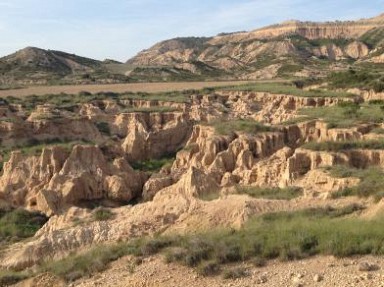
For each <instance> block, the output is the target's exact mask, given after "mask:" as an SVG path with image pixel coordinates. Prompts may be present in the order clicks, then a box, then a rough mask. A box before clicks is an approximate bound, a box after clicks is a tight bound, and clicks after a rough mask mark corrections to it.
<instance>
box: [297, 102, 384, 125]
mask: <svg viewBox="0 0 384 287" xmlns="http://www.w3.org/2000/svg"><path fill="white" fill-rule="evenodd" d="M300 114H301V115H302V116H303V117H306V118H308V119H321V120H323V121H325V122H326V123H327V124H328V128H350V127H353V126H356V125H359V124H366V123H377V124H379V123H382V122H383V121H384V104H382V103H380V102H371V103H369V104H361V105H360V104H358V103H354V102H342V103H340V104H338V105H336V106H331V107H318V108H308V109H302V110H301V111H300Z"/></svg>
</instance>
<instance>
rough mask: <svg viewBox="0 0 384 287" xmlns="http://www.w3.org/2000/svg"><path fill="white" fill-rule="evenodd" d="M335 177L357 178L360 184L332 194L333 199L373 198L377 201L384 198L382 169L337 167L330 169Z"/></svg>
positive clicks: (383, 174)
mask: <svg viewBox="0 0 384 287" xmlns="http://www.w3.org/2000/svg"><path fill="white" fill-rule="evenodd" d="M328 170H329V172H330V174H331V175H333V176H334V177H340V178H344V177H356V178H359V179H360V183H359V184H358V185H357V186H354V187H348V188H345V189H343V190H341V191H338V192H335V193H333V194H332V198H338V197H344V196H352V195H354V196H359V197H373V198H374V199H375V200H376V201H379V200H380V199H382V198H384V170H382V169H380V168H375V167H371V168H367V169H356V168H350V167H345V166H337V167H333V168H329V169H328Z"/></svg>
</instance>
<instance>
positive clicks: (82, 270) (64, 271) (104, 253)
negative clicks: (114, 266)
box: [41, 243, 132, 281]
mask: <svg viewBox="0 0 384 287" xmlns="http://www.w3.org/2000/svg"><path fill="white" fill-rule="evenodd" d="M131 252H132V249H131V246H130V245H128V244H126V243H121V244H116V245H111V246H96V247H93V248H92V249H91V250H89V251H87V252H85V253H82V254H78V255H76V254H73V255H70V256H68V257H66V258H64V259H62V260H59V261H55V262H47V263H46V264H45V265H44V266H42V268H41V271H42V272H51V273H53V274H55V275H57V276H59V277H61V278H63V279H65V280H66V281H75V280H77V279H79V278H81V277H84V276H90V275H93V274H96V273H98V272H101V271H103V270H105V269H106V268H107V267H108V263H110V262H112V261H115V260H117V259H118V258H120V257H122V256H124V255H128V254H130V253H131Z"/></svg>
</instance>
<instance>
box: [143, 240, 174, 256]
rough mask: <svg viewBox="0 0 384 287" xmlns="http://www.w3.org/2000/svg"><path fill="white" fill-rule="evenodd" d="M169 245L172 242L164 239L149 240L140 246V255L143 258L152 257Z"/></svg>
mask: <svg viewBox="0 0 384 287" xmlns="http://www.w3.org/2000/svg"><path fill="white" fill-rule="evenodd" d="M171 244H172V240H171V239H169V238H165V237H163V238H160V237H159V238H153V239H149V240H147V241H146V242H145V243H144V244H143V245H142V246H141V254H142V255H144V256H149V255H153V254H156V253H158V252H159V251H160V250H162V249H164V248H165V247H168V246H170V245H171Z"/></svg>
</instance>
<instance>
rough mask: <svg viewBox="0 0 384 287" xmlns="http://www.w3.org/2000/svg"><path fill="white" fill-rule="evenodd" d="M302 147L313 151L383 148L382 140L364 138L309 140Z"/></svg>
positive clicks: (383, 142)
mask: <svg viewBox="0 0 384 287" xmlns="http://www.w3.org/2000/svg"><path fill="white" fill-rule="evenodd" d="M302 148H305V149H310V150H314V151H333V152H339V151H346V150H351V149H372V150H381V149H384V140H366V141H338V142H333V141H327V142H309V143H306V144H304V145H302Z"/></svg>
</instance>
